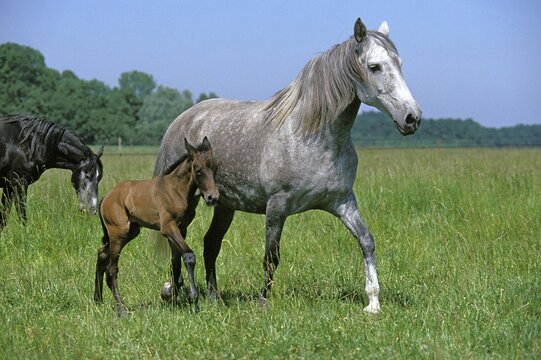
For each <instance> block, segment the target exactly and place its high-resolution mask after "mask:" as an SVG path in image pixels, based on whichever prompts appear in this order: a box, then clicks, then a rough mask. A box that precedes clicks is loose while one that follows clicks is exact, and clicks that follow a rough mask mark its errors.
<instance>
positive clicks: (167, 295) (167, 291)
mask: <svg viewBox="0 0 541 360" xmlns="http://www.w3.org/2000/svg"><path fill="white" fill-rule="evenodd" d="M160 296H161V297H162V300H163V301H165V302H171V300H173V286H172V285H171V283H169V282H166V283H165V284H163V287H162V289H161V291H160Z"/></svg>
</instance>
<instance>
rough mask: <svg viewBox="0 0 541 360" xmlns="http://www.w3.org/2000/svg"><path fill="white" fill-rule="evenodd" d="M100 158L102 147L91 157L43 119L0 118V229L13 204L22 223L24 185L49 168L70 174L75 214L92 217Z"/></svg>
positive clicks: (65, 131)
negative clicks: (74, 198)
mask: <svg viewBox="0 0 541 360" xmlns="http://www.w3.org/2000/svg"><path fill="white" fill-rule="evenodd" d="M102 154H103V147H101V149H100V150H99V151H98V153H97V154H94V153H93V152H92V150H90V148H89V147H88V146H86V145H85V144H84V143H83V141H82V140H81V139H80V138H79V137H78V136H76V135H75V134H74V133H73V132H71V131H70V130H68V129H65V128H63V127H61V126H59V125H56V124H53V123H50V122H48V121H46V120H44V119H41V118H38V117H34V116H30V115H9V116H5V117H0V187H1V188H3V191H2V205H1V207H0V229H2V228H3V227H4V226H5V224H6V220H7V216H8V214H9V211H10V209H11V204H12V203H13V201H14V200H15V206H16V208H17V212H18V213H19V217H20V219H21V221H22V222H23V223H26V209H25V201H26V193H27V189H28V185H30V184H32V183H33V182H35V181H37V180H38V179H39V177H40V176H41V174H43V172H44V171H45V170H47V169H51V168H60V169H69V170H71V172H72V175H71V183H72V184H73V187H74V188H75V191H76V192H77V194H78V196H79V210H81V211H88V212H90V213H93V214H95V213H96V211H97V205H98V182H99V181H100V180H101V177H102V174H103V166H102V163H101V160H100V157H101V155H102Z"/></svg>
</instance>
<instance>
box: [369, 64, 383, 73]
mask: <svg viewBox="0 0 541 360" xmlns="http://www.w3.org/2000/svg"><path fill="white" fill-rule="evenodd" d="M368 68H369V69H370V71H372V72H378V71H381V65H379V64H371V65H368Z"/></svg>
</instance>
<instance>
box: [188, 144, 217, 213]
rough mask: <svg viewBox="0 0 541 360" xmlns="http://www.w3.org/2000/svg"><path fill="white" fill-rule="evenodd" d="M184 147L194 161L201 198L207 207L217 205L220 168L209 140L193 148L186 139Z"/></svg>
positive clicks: (193, 171)
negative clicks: (217, 174) (216, 178)
mask: <svg viewBox="0 0 541 360" xmlns="http://www.w3.org/2000/svg"><path fill="white" fill-rule="evenodd" d="M184 145H185V146H186V150H188V156H189V158H190V160H191V161H192V175H193V177H194V180H195V183H196V184H197V188H198V189H199V191H200V193H201V196H202V197H203V199H205V202H206V203H207V205H215V204H216V203H217V202H218V198H219V197H220V193H219V192H218V187H217V186H216V182H215V179H214V177H215V175H216V170H217V169H218V166H217V164H216V160H215V159H214V157H213V156H212V148H211V147H210V142H209V140H208V139H207V137H206V136H205V138H204V139H203V142H202V143H201V144H200V145H198V146H197V147H193V146H192V145H190V143H189V142H188V140H186V139H184Z"/></svg>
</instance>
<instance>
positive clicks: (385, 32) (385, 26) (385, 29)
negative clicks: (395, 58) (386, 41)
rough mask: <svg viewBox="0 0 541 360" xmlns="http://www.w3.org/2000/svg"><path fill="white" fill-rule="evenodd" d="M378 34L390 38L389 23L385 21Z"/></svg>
mask: <svg viewBox="0 0 541 360" xmlns="http://www.w3.org/2000/svg"><path fill="white" fill-rule="evenodd" d="M378 32H380V33H382V34H383V35H385V36H389V24H387V21H383V22H382V23H381V24H380V26H379V28H378Z"/></svg>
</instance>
